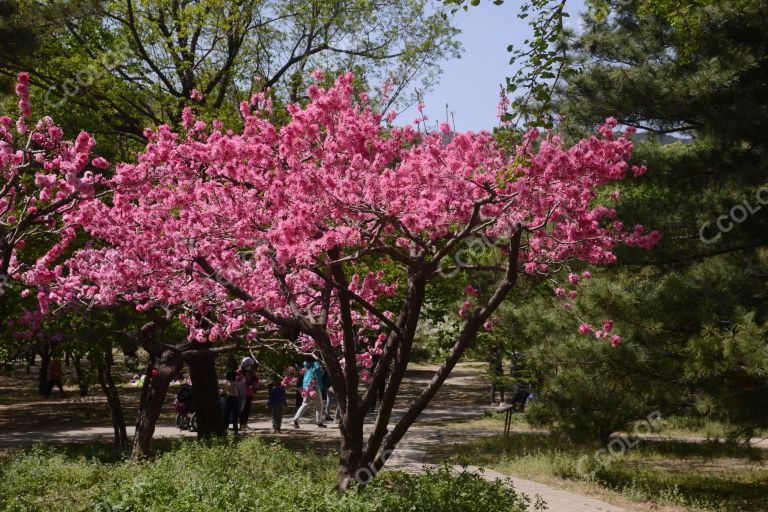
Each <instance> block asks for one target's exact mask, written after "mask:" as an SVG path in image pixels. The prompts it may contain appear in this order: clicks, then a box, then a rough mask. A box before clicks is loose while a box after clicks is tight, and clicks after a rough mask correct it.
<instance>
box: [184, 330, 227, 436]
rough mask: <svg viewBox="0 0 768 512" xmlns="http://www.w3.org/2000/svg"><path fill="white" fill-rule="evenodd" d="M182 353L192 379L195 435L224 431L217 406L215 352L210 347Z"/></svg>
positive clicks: (217, 385)
mask: <svg viewBox="0 0 768 512" xmlns="http://www.w3.org/2000/svg"><path fill="white" fill-rule="evenodd" d="M202 347H204V348H200V349H199V350H191V351H188V352H185V353H184V359H185V360H186V361H187V364H189V376H190V378H191V379H192V400H193V401H194V404H195V415H196V418H197V437H198V438H206V437H210V436H211V434H223V433H224V421H223V419H222V417H221V407H220V406H219V381H218V378H217V376H216V365H215V361H216V354H215V353H214V352H212V351H211V350H210V347H206V346H205V345H202Z"/></svg>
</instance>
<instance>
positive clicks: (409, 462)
mask: <svg viewBox="0 0 768 512" xmlns="http://www.w3.org/2000/svg"><path fill="white" fill-rule="evenodd" d="M475 368H476V366H474V365H471V364H462V365H459V367H457V368H456V370H454V372H453V374H452V375H451V377H450V378H449V379H448V380H447V381H446V383H445V384H444V385H443V387H442V389H441V391H440V392H439V393H438V395H437V396H436V397H435V399H434V400H433V402H432V403H431V404H430V406H429V408H428V409H427V410H426V411H424V413H422V415H421V416H420V417H419V419H418V421H417V422H416V424H415V425H414V426H413V427H412V428H411V430H410V431H409V432H408V434H407V435H406V438H405V439H403V441H402V442H401V443H400V445H399V446H398V448H397V450H396V451H395V453H394V454H393V456H392V458H390V460H389V461H388V462H387V468H389V469H398V470H403V471H422V470H423V469H424V467H425V466H428V462H429V461H427V460H426V453H427V449H428V448H429V447H430V446H434V443H448V444H462V443H464V442H469V441H471V440H473V439H476V438H477V437H479V436H484V435H494V434H498V432H491V431H488V432H485V431H472V430H458V429H454V428H450V427H446V426H443V425H441V423H447V422H451V423H455V422H457V421H462V420H472V419H476V418H478V417H482V416H483V414H484V413H485V410H486V409H487V406H486V401H487V396H486V395H487V392H486V387H485V385H484V384H483V383H482V382H481V381H480V380H479V379H478V378H477V377H476V370H475ZM433 371H434V368H429V367H422V368H419V367H417V368H415V369H413V370H410V371H409V372H408V376H407V381H406V382H404V385H403V390H402V393H401V394H400V396H399V397H398V402H397V403H396V406H395V411H394V414H393V418H392V421H393V422H394V421H397V419H398V418H399V417H400V415H401V414H402V413H403V411H404V409H405V407H406V406H407V405H408V404H409V403H410V402H411V401H412V400H413V398H414V397H415V396H416V395H417V393H418V392H419V390H420V389H421V387H423V386H424V385H425V384H426V382H427V381H428V380H429V379H430V378H431V376H432V374H433ZM47 404H50V403H47ZM59 404H60V407H61V406H64V408H66V407H67V405H68V404H66V403H59ZM18 406H20V407H24V408H27V407H29V406H30V404H18ZM12 407H13V406H10V405H6V406H2V407H0V416H2V414H3V412H4V411H6V412H7V411H8V409H10V408H12ZM46 407H47V408H50V407H52V405H46ZM289 409H291V411H292V408H289ZM64 417H66V415H64ZM46 418H48V419H49V420H51V416H48V415H46ZM101 419H102V421H101V423H102V424H101V425H96V426H85V427H84V426H73V425H71V424H70V422H68V421H67V422H63V423H58V422H56V423H57V424H58V426H59V428H34V427H33V428H30V427H27V428H23V429H19V430H16V429H13V428H12V423H11V422H8V421H6V422H3V421H2V418H0V425H2V427H0V428H1V430H0V450H2V449H9V448H15V447H19V446H26V445H30V444H33V443H37V442H59V443H77V442H90V443H92V442H109V440H110V439H112V435H113V434H112V428H111V427H109V426H108V418H107V422H106V423H105V422H104V421H103V419H104V418H101ZM313 420H314V411H308V414H307V415H306V416H305V418H304V422H303V423H302V428H300V429H294V428H292V427H291V420H290V416H288V415H286V417H285V419H284V425H283V426H284V429H283V430H284V432H285V434H283V435H282V436H280V437H281V439H283V440H284V441H285V442H286V444H288V445H291V446H308V445H327V446H328V447H329V448H332V447H334V446H335V444H336V439H337V438H338V431H337V430H336V429H334V428H328V429H320V428H317V427H316V426H315V425H314V421H313ZM53 421H54V422H55V420H53ZM90 425H92V423H90ZM250 426H251V430H250V432H251V433H255V434H259V435H269V432H270V429H271V423H270V420H269V419H268V417H267V416H266V414H264V413H263V412H259V413H258V414H257V415H255V417H254V418H253V420H252V421H251V422H250ZM367 428H370V425H367ZM132 434H133V427H129V428H128V435H129V436H131V435H132ZM155 437H157V438H168V437H194V434H192V433H190V432H183V431H179V429H177V428H176V427H175V426H174V425H172V424H170V423H168V420H164V421H163V422H161V423H160V424H159V425H158V427H157V429H156V431H155ZM467 470H468V471H473V472H478V473H480V474H481V475H482V476H483V478H486V479H488V480H495V479H501V480H503V481H507V480H508V481H509V482H510V483H511V484H512V485H513V486H514V488H515V489H516V490H517V491H520V492H522V493H524V494H526V495H528V496H529V497H530V498H531V502H535V500H536V497H537V496H539V497H541V499H543V500H544V501H545V502H546V504H547V506H548V507H549V509H548V510H550V511H553V512H627V511H626V509H624V508H620V507H617V506H614V505H610V504H608V503H605V502H603V501H600V500H597V499H594V498H590V497H587V496H582V495H579V494H575V493H572V492H569V491H564V490H561V489H556V488H554V487H550V486H547V485H544V484H540V483H538V482H533V481H531V480H525V479H521V478H516V477H509V476H508V475H503V474H501V473H498V472H496V471H490V470H483V471H481V470H480V468H476V467H469V468H467Z"/></svg>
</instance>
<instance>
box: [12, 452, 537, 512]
mask: <svg viewBox="0 0 768 512" xmlns="http://www.w3.org/2000/svg"><path fill="white" fill-rule="evenodd" d="M335 483H336V475H335V466H334V460H333V458H332V457H330V456H322V455H316V454H312V453H302V454H297V453H294V452H291V451H289V450H287V449H285V448H283V447H281V446H280V445H278V444H268V443H266V442H264V441H260V440H258V439H248V440H245V441H242V442H238V443H229V442H212V443H207V444H206V443H189V442H186V443H184V442H180V443H177V444H176V445H175V446H174V447H173V449H172V450H171V451H169V452H166V453H163V454H161V455H159V456H158V457H157V458H156V459H154V460H152V461H148V462H142V463H133V462H129V461H118V462H112V463H110V462H101V461H99V460H98V459H96V458H85V457H79V458H77V457H72V456H71V455H70V456H67V455H66V454H65V453H63V452H62V451H61V450H57V449H53V448H45V447H38V448H35V449H33V450H30V451H26V452H19V453H16V454H14V455H12V456H10V457H9V458H8V459H6V460H4V461H2V462H0V510H2V511H3V512H11V511H13V512H21V511H36V510H52V509H55V510H57V511H62V512H64V511H66V512H70V511H80V510H109V511H112V512H118V511H121V512H127V511H144V510H153V511H169V512H170V511H174V512H184V511H190V512H191V511H194V512H205V511H219V510H232V511H238V510H243V511H245V510H274V511H283V510H306V511H318V512H319V511H323V512H325V511H361V512H362V511H374V510H388V511H390V510H391V511H395V512H398V511H403V512H405V511H436V512H442V511H445V512H449V511H451V512H453V511H467V512H471V511H477V512H480V511H483V512H494V511H499V512H500V511H502V510H503V511H505V512H510V511H520V512H522V511H524V510H526V509H525V505H524V503H525V502H524V500H523V499H522V498H521V497H520V496H518V495H517V494H515V492H514V491H513V490H511V488H509V487H506V486H505V485H504V484H503V483H501V482H497V483H489V482H486V481H485V480H483V479H482V478H480V477H478V476H476V475H471V474H468V473H459V474H456V473H454V472H451V471H449V470H448V469H447V468H441V469H438V470H436V471H432V472H428V473H425V474H420V475H406V474H400V473H391V472H388V473H383V474H382V475H380V476H379V477H378V478H377V479H376V480H374V482H373V483H372V484H371V485H369V486H368V487H366V488H365V489H364V490H361V491H351V492H348V493H345V494H340V493H338V492H336V491H334V490H333V486H334V485H335Z"/></svg>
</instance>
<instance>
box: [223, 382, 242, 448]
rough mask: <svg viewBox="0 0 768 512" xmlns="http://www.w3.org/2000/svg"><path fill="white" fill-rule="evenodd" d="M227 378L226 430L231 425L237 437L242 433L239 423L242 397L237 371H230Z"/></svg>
mask: <svg viewBox="0 0 768 512" xmlns="http://www.w3.org/2000/svg"><path fill="white" fill-rule="evenodd" d="M225 378H226V382H225V383H224V393H225V394H226V396H227V398H226V402H225V403H224V421H225V427H224V428H229V425H230V424H231V425H232V430H234V431H235V435H237V434H239V433H240V429H239V426H238V423H237V421H238V419H239V416H240V397H239V396H238V393H237V370H230V371H228V372H227V375H226V377H225Z"/></svg>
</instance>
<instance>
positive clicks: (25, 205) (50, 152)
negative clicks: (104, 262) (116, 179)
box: [0, 73, 109, 313]
mask: <svg viewBox="0 0 768 512" xmlns="http://www.w3.org/2000/svg"><path fill="white" fill-rule="evenodd" d="M16 93H17V95H18V96H19V102H18V106H19V110H20V111H21V112H20V115H19V116H18V118H17V120H16V123H15V129H14V122H13V119H12V118H10V117H8V116H2V117H0V172H2V178H3V184H2V186H1V187H0V274H2V275H3V276H6V275H7V276H9V277H11V278H12V279H16V280H20V279H21V278H22V273H23V272H24V271H27V270H29V265H28V263H27V262H25V261H23V258H21V257H20V251H21V250H22V249H24V247H25V246H26V245H27V243H28V241H29V239H30V238H31V237H33V236H37V235H39V234H40V233H46V232H52V233H58V234H59V235H60V240H59V242H58V243H56V244H55V245H54V246H53V247H51V248H50V250H49V252H48V253H47V254H46V255H44V256H43V257H42V258H40V259H39V260H38V261H37V263H36V265H35V269H36V272H32V273H30V274H29V275H30V277H33V276H34V279H32V280H30V281H29V282H28V284H30V285H35V286H36V285H38V284H42V283H49V282H52V281H53V280H55V279H56V278H57V277H58V276H60V275H61V273H62V270H63V268H62V267H52V264H53V262H54V261H55V260H57V259H58V258H60V257H61V256H62V255H63V254H64V253H65V252H66V250H67V247H68V246H69V245H70V244H71V243H72V241H73V240H74V238H75V234H76V231H75V230H74V229H70V228H67V227H64V228H62V226H61V225H60V224H59V220H60V218H59V217H58V216H59V215H60V214H61V213H62V212H64V211H69V210H71V209H73V208H74V206H75V205H76V204H77V203H78V202H81V201H84V200H90V199H93V198H94V195H95V193H96V186H97V185H98V184H99V182H100V180H101V172H102V171H103V169H105V168H107V167H108V166H109V164H108V163H107V162H106V160H104V159H103V158H99V157H96V158H93V157H92V155H91V152H92V149H93V147H94V145H95V143H96V142H95V140H94V139H93V137H91V136H90V135H88V134H87V133H85V132H81V133H80V134H79V135H78V137H77V138H76V140H74V141H67V140H65V139H64V132H63V130H62V129H61V128H60V127H59V126H58V125H56V124H55V123H54V122H53V120H52V119H51V118H50V117H43V118H42V119H40V120H39V121H37V122H36V123H35V124H34V125H33V127H32V128H31V129H30V127H29V126H28V125H27V122H28V121H29V118H30V116H31V115H32V104H31V102H30V98H29V76H28V75H27V74H26V73H20V74H19V75H18V81H17V84H16ZM38 296H39V298H40V309H41V311H42V312H44V313H46V312H47V304H48V302H49V300H48V295H47V291H44V290H41V292H40V294H38Z"/></svg>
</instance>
